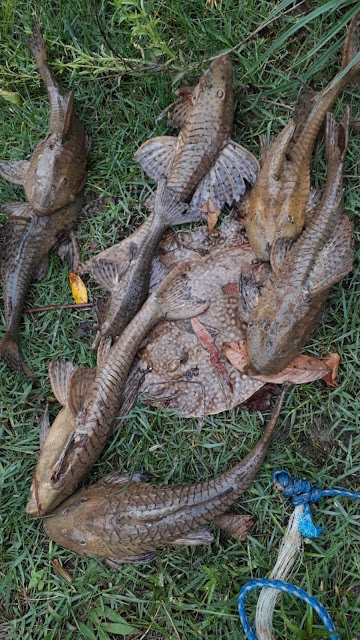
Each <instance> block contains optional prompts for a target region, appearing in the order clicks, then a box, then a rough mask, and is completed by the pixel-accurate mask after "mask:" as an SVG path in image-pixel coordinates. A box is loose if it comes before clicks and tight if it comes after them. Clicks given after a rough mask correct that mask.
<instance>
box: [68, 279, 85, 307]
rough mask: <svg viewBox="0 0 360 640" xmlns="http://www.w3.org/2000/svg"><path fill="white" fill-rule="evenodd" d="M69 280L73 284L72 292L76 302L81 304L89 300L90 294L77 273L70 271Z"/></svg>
mask: <svg viewBox="0 0 360 640" xmlns="http://www.w3.org/2000/svg"><path fill="white" fill-rule="evenodd" d="M69 280H70V284H71V292H72V295H73V298H74V300H75V302H76V304H81V303H83V302H87V301H88V294H87V291H86V287H85V285H84V283H83V281H82V280H81V278H80V276H79V275H78V274H77V273H72V271H69Z"/></svg>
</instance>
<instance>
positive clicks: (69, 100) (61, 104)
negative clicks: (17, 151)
mask: <svg viewBox="0 0 360 640" xmlns="http://www.w3.org/2000/svg"><path fill="white" fill-rule="evenodd" d="M24 39H25V42H26V44H27V46H28V48H29V49H30V51H31V53H32V55H33V57H34V59H35V62H36V65H37V67H38V70H39V73H40V76H41V78H42V79H43V81H44V83H45V86H46V91H47V94H48V97H49V101H50V122H49V131H48V134H47V136H46V138H45V139H44V140H42V141H40V142H39V144H38V145H37V146H36V148H35V150H34V152H33V154H32V157H31V159H30V160H20V161H13V162H0V175H1V176H2V177H3V178H4V179H5V180H7V181H8V182H12V183H13V184H18V185H22V186H23V187H24V190H25V195H26V198H27V200H28V201H29V202H30V204H31V205H32V207H33V209H34V211H35V213H36V214H37V215H38V216H45V215H49V214H51V213H53V212H54V211H56V210H57V209H60V208H62V207H64V206H66V205H68V204H69V203H70V202H73V200H74V199H75V197H76V195H77V194H78V193H80V191H81V190H82V188H83V187H84V184H85V181H86V162H87V156H88V155H89V152H90V137H89V135H88V133H87V132H86V130H85V129H84V127H83V125H82V123H81V122H80V120H79V118H78V117H77V115H76V114H75V112H74V106H73V102H74V96H73V91H63V90H62V89H61V88H60V86H59V85H58V83H57V82H56V80H55V78H54V76H53V74H52V72H51V71H50V69H49V67H48V62H47V53H46V47H45V43H44V40H43V37H42V35H41V31H40V28H39V26H38V25H37V24H35V26H34V29H33V35H32V36H24Z"/></svg>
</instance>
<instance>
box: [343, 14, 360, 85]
mask: <svg viewBox="0 0 360 640" xmlns="http://www.w3.org/2000/svg"><path fill="white" fill-rule="evenodd" d="M359 48H360V13H359V12H358V13H356V15H355V16H354V17H353V19H352V20H351V22H350V25H349V28H348V32H347V34H346V39H345V44H344V48H343V55H342V60H341V68H342V69H345V67H347V65H348V64H349V63H350V62H351V60H352V59H353V58H354V57H355V56H356V54H357V53H359ZM348 73H349V74H351V76H352V77H353V78H355V77H356V79H358V75H359V74H360V62H357V63H356V64H355V65H354V66H353V67H352V69H351V70H350V71H349V72H348Z"/></svg>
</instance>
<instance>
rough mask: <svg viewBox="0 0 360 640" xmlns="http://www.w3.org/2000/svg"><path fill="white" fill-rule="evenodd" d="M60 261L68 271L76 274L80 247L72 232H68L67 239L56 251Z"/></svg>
mask: <svg viewBox="0 0 360 640" xmlns="http://www.w3.org/2000/svg"><path fill="white" fill-rule="evenodd" d="M58 254H59V257H60V258H61V260H64V261H65V262H66V264H67V266H68V269H69V271H71V272H72V273H77V272H78V269H79V264H80V247H79V243H78V240H77V237H76V235H75V232H74V231H70V232H69V235H68V237H67V238H66V239H65V240H63V241H62V242H61V244H60V245H59V249H58Z"/></svg>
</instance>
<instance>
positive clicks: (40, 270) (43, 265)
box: [33, 253, 49, 282]
mask: <svg viewBox="0 0 360 640" xmlns="http://www.w3.org/2000/svg"><path fill="white" fill-rule="evenodd" d="M48 268H49V254H48V253H46V254H45V255H44V256H42V258H41V260H40V262H39V264H38V267H37V270H36V273H35V275H34V278H33V281H34V282H41V280H43V279H44V278H45V276H46V273H47V270H48Z"/></svg>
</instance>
